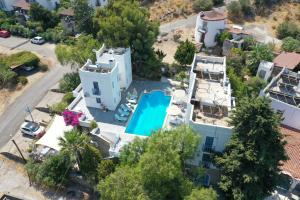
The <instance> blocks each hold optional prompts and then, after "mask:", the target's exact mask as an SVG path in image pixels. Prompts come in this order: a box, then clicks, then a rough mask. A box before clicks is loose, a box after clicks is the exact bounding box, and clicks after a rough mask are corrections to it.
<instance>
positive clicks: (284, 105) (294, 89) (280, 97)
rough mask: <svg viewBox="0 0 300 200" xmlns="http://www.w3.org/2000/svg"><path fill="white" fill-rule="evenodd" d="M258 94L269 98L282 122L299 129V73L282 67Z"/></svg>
mask: <svg viewBox="0 0 300 200" xmlns="http://www.w3.org/2000/svg"><path fill="white" fill-rule="evenodd" d="M267 79H268V77H267ZM260 95H261V96H266V97H268V98H270V99H271V101H272V103H271V105H272V108H274V109H275V110H277V111H279V112H281V113H282V114H283V121H282V124H284V125H286V126H289V127H292V128H295V129H298V130H300V73H295V72H292V71H290V70H288V69H286V68H284V69H282V70H281V72H280V73H279V74H277V75H276V76H275V77H273V79H272V80H271V82H270V83H269V84H268V85H267V87H266V88H265V89H264V90H262V91H261V93H260Z"/></svg>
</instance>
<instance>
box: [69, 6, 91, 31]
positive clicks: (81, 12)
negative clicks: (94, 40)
mask: <svg viewBox="0 0 300 200" xmlns="http://www.w3.org/2000/svg"><path fill="white" fill-rule="evenodd" d="M72 7H73V9H74V14H75V16H74V18H75V24H76V29H77V30H78V31H80V32H85V33H88V34H90V33H93V32H94V27H93V14H94V10H93V8H92V7H90V6H89V3H88V0H73V1H72Z"/></svg>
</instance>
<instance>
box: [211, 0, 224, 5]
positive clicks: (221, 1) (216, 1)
mask: <svg viewBox="0 0 300 200" xmlns="http://www.w3.org/2000/svg"><path fill="white" fill-rule="evenodd" d="M213 3H214V6H217V5H222V4H224V0H213Z"/></svg>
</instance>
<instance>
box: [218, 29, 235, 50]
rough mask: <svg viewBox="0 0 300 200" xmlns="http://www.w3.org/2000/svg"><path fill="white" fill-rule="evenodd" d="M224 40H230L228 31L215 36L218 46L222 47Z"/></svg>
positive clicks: (230, 35)
mask: <svg viewBox="0 0 300 200" xmlns="http://www.w3.org/2000/svg"><path fill="white" fill-rule="evenodd" d="M226 39H229V40H230V39H232V34H231V33H229V32H228V31H222V32H221V33H220V34H218V35H217V42H218V44H219V45H220V46H223V43H224V41H225V40H226Z"/></svg>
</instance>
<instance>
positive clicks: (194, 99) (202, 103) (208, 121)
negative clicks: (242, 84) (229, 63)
mask: <svg viewBox="0 0 300 200" xmlns="http://www.w3.org/2000/svg"><path fill="white" fill-rule="evenodd" d="M234 106H235V101H234V98H233V97H231V87H230V82H229V79H228V78H227V76H226V57H209V56H200V55H195V57H194V61H193V64H192V67H191V72H190V80H189V97H188V104H187V112H186V114H187V115H186V120H187V123H188V124H189V125H190V126H191V127H192V128H193V129H194V130H195V131H196V132H198V133H199V134H201V136H202V139H203V140H202V144H201V146H200V148H199V151H198V152H197V155H196V158H195V159H194V161H193V163H194V164H195V165H199V163H202V164H203V165H204V166H205V167H211V166H212V164H211V160H210V159H211V158H210V157H211V153H212V152H213V151H217V152H222V151H223V150H224V148H225V144H226V143H227V142H228V141H229V139H230V137H231V134H232V127H231V126H230V125H229V124H228V119H229V115H230V113H231V110H232V109H233V107H234Z"/></svg>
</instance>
